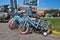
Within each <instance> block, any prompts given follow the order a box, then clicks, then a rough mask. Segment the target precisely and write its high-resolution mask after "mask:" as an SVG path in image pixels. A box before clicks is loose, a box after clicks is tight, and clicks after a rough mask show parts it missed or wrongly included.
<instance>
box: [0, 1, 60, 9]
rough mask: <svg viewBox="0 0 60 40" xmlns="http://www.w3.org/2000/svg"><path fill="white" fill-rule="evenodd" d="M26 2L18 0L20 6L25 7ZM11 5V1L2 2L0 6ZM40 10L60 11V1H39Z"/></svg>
mask: <svg viewBox="0 0 60 40" xmlns="http://www.w3.org/2000/svg"><path fill="white" fill-rule="evenodd" d="M23 1H24V0H18V1H17V2H18V4H19V5H20V6H25V5H24V4H23ZM4 4H5V5H6V4H10V0H0V6H1V5H4ZM38 9H42V10H45V9H59V10H60V0H39V2H38Z"/></svg>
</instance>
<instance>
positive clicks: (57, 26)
mask: <svg viewBox="0 0 60 40" xmlns="http://www.w3.org/2000/svg"><path fill="white" fill-rule="evenodd" d="M42 19H43V20H48V21H50V22H51V25H52V29H53V30H55V31H58V32H60V18H42Z"/></svg>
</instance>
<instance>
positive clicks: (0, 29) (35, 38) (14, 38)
mask: <svg viewBox="0 0 60 40" xmlns="http://www.w3.org/2000/svg"><path fill="white" fill-rule="evenodd" d="M0 40H60V36H56V35H52V34H51V35H48V36H47V37H44V36H43V35H41V34H37V33H32V34H27V35H21V34H19V33H18V31H17V29H16V30H10V29H9V28H8V24H7V23H0Z"/></svg>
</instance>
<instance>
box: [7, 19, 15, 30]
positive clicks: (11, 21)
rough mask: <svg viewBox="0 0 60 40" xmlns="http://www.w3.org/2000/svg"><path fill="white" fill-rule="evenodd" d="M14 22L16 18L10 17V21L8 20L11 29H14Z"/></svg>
mask: <svg viewBox="0 0 60 40" xmlns="http://www.w3.org/2000/svg"><path fill="white" fill-rule="evenodd" d="M13 23H14V19H10V20H9V22H8V27H9V28H10V29H14V25H13Z"/></svg>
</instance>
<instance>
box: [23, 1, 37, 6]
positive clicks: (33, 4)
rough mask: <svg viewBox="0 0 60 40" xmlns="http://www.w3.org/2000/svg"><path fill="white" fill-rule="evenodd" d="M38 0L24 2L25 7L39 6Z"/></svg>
mask: <svg viewBox="0 0 60 40" xmlns="http://www.w3.org/2000/svg"><path fill="white" fill-rule="evenodd" d="M37 2H38V1H37V0H24V4H25V5H32V6H37V4H38V3H37Z"/></svg>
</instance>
